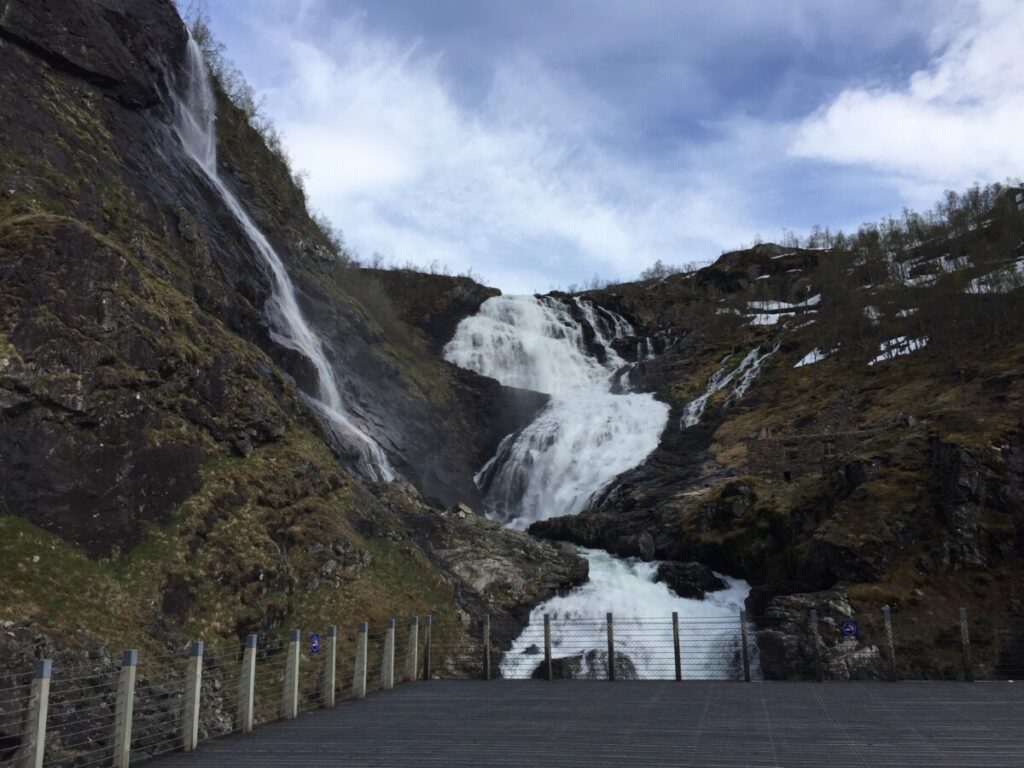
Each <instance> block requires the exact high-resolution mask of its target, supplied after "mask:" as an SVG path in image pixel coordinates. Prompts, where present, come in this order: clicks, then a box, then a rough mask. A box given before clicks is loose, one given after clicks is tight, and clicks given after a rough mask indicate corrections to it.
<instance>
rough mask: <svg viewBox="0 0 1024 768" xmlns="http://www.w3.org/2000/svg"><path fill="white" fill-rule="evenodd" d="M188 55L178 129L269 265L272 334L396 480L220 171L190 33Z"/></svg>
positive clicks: (376, 467)
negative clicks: (304, 363) (306, 365)
mask: <svg viewBox="0 0 1024 768" xmlns="http://www.w3.org/2000/svg"><path fill="white" fill-rule="evenodd" d="M186 56H187V58H186V62H185V66H186V81H185V83H184V88H183V89H182V90H181V92H180V93H178V94H177V95H176V98H175V106H176V108H177V109H176V114H175V121H174V129H175V131H176V133H177V134H178V138H179V139H180V140H181V144H182V146H183V147H184V148H185V151H186V152H187V153H188V154H189V156H190V157H191V158H192V159H193V160H194V161H195V162H196V165H198V166H199V168H200V169H201V170H202V171H203V173H204V174H205V175H206V177H207V179H209V181H210V183H211V184H212V185H213V188H214V189H216V190H217V192H218V194H219V195H220V197H221V200H222V201H223V202H224V204H225V205H226V206H227V208H228V210H230V211H231V213H232V214H233V215H234V217H235V219H236V220H237V221H238V223H239V225H240V226H241V227H242V229H243V230H244V231H245V234H246V235H247V236H248V238H249V240H250V241H251V242H252V245H253V247H254V248H255V250H256V253H257V254H258V255H259V257H260V258H261V259H262V261H263V263H264V265H265V267H266V268H267V272H268V275H269V277H270V278H271V289H272V293H271V297H270V299H269V300H268V301H267V304H266V307H265V308H264V311H265V312H266V313H267V317H268V319H269V320H270V327H271V337H272V338H273V339H274V341H276V342H277V343H278V344H281V345H282V346H284V347H288V348H289V349H293V350H295V351H297V352H299V353H301V354H302V355H303V356H304V357H305V358H306V359H308V360H309V361H310V362H311V363H312V364H313V367H314V368H315V369H316V373H317V383H318V391H317V392H315V393H304V394H305V395H306V398H307V401H308V402H309V403H310V405H311V406H313V408H314V409H315V410H316V411H317V412H318V413H319V414H320V416H321V417H322V418H323V419H324V421H325V423H326V424H327V425H328V427H329V428H330V429H331V431H332V433H333V434H334V435H335V437H337V438H338V439H339V440H341V441H343V442H344V443H345V444H346V445H348V446H351V447H353V448H355V449H356V450H357V451H358V452H359V454H360V456H361V461H360V468H361V469H362V470H364V471H365V472H366V473H367V474H368V475H369V476H370V477H371V478H373V479H377V480H388V481H390V480H393V479H394V471H393V470H392V468H391V464H390V462H388V459H387V456H386V455H385V453H384V451H383V449H382V448H381V447H380V445H379V444H378V443H377V441H376V440H374V439H373V438H372V437H370V435H368V434H367V433H366V431H365V430H364V429H362V428H361V427H360V426H359V425H358V424H357V423H356V422H355V421H354V420H353V419H352V417H351V416H349V415H348V414H347V413H346V412H345V406H344V402H343V401H342V397H341V392H340V390H339V388H338V382H337V379H336V378H335V374H334V370H333V369H332V368H331V364H330V362H329V361H328V359H327V356H326V354H325V353H324V348H323V344H322V343H321V341H320V337H319V336H317V334H316V331H314V330H313V328H312V327H311V326H310V324H309V323H308V322H307V321H306V318H305V317H304V315H303V313H302V309H301V308H300V307H299V303H298V300H297V299H296V295H295V286H294V285H293V284H292V281H291V278H289V276H288V271H287V270H286V269H285V266H284V262H282V261H281V257H280V256H278V254H277V252H276V251H275V250H274V248H273V246H271V245H270V242H269V241H268V240H267V238H266V237H265V236H264V235H263V233H262V232H260V230H259V229H258V228H257V227H256V225H255V224H254V223H253V221H252V219H251V218H250V217H249V214H248V213H246V211H245V209H244V208H243V207H242V204H241V203H240V202H239V201H238V198H236V197H235V195H234V194H233V193H232V192H231V190H230V189H228V187H227V185H226V184H225V183H224V181H223V180H222V179H221V178H220V175H219V174H218V172H217V132H216V99H215V97H214V92H213V85H212V83H211V80H210V73H209V70H208V69H207V66H206V62H205V61H204V59H203V53H202V50H201V49H200V48H199V45H198V44H197V43H196V41H195V40H193V39H192V38H191V36H190V37H189V41H188V48H187V51H186Z"/></svg>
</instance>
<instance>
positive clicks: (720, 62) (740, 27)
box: [206, 0, 1024, 293]
mask: <svg viewBox="0 0 1024 768" xmlns="http://www.w3.org/2000/svg"><path fill="white" fill-rule="evenodd" d="M206 10H207V12H208V14H209V17H210V21H211V25H212V27H213V31H214V33H215V35H216V36H217V37H218V38H219V39H220V40H221V41H222V42H223V43H224V44H225V45H226V47H227V55H228V58H230V59H231V60H232V61H233V62H234V63H235V64H236V66H238V67H239V69H241V70H242V72H243V73H244V74H245V76H246V78H247V79H248V80H249V82H250V83H251V84H252V85H253V87H254V88H255V89H256V92H257V94H258V95H259V96H260V97H261V98H262V99H263V109H264V112H265V113H266V115H268V116H269V117H270V118H271V119H272V120H273V122H274V123H275V125H276V126H277V127H278V129H279V130H280V132H281V133H282V135H283V138H284V145H285V148H286V150H287V151H288V153H289V155H290V156H291V158H292V160H293V163H294V165H295V167H296V168H298V169H302V170H304V171H305V172H306V173H307V174H308V176H307V181H306V187H307V192H308V195H309V199H310V204H311V206H312V207H313V208H314V209H316V210H318V211H320V212H322V213H323V214H325V215H326V216H327V217H328V218H329V219H330V220H331V221H332V222H333V224H334V225H335V226H336V227H338V228H339V229H340V230H341V231H342V232H343V233H344V237H345V240H346V242H347V243H348V245H349V247H350V248H352V249H353V250H355V251H356V252H357V253H358V254H359V255H360V256H361V257H362V258H364V259H367V258H370V257H371V256H372V255H373V254H375V253H379V254H381V255H383V257H384V258H385V260H387V261H394V262H397V263H405V262H407V261H409V262H413V263H415V264H417V265H420V266H423V267H429V266H430V265H431V264H434V265H436V266H437V268H440V269H448V270H450V271H451V272H452V273H464V272H466V271H468V270H472V272H473V273H474V274H475V275H477V276H478V277H479V279H481V280H482V281H483V282H485V283H487V284H489V285H494V286H497V287H498V288H501V289H502V290H503V291H505V292H506V293H528V292H542V291H547V290H550V289H552V288H555V287H562V288H564V287H568V286H570V285H573V284H584V283H587V282H588V281H590V280H591V279H592V278H593V277H595V276H599V277H600V278H602V279H606V280H626V279H630V278H635V277H636V276H637V275H638V274H639V272H640V271H641V270H642V269H644V268H645V267H647V266H649V265H651V264H652V263H654V262H655V261H657V260H661V261H662V262H664V263H667V264H686V263H693V262H707V261H710V260H713V259H714V258H716V257H717V256H718V255H720V254H721V253H722V252H723V251H726V250H732V249H735V248H738V247H741V246H744V245H749V244H751V243H752V242H754V241H755V239H756V238H761V239H764V240H779V239H781V237H782V233H783V230H784V229H786V230H791V231H795V232H796V233H798V234H806V233H807V232H808V231H809V230H810V228H811V227H812V226H814V225H820V226H823V227H824V226H829V227H831V228H833V229H836V228H842V229H845V230H851V229H856V227H857V226H858V225H859V224H861V223H863V222H867V221H875V220H878V219H879V218H881V217H883V216H887V215H899V213H900V212H901V210H902V209H903V207H904V206H908V207H911V208H916V209H918V210H921V209H926V208H930V207H931V206H932V205H933V204H934V203H935V201H936V200H937V199H938V196H939V195H940V194H941V193H942V191H943V190H946V189H957V190H962V189H963V188H965V187H967V186H968V185H970V184H971V183H973V182H975V181H977V182H981V183H987V182H991V181H1004V180H1005V179H1007V178H1010V177H1014V178H1015V177H1019V176H1021V175H1024V140H1022V135H1024V134H1022V126H1024V53H1022V51H1024V1H1022V0H939V1H932V0H927V1H925V0H906V1H900V0H858V1H857V2H849V3H841V2H826V3H822V2H819V1H818V0H807V1H806V2H800V1H798V0H789V1H788V2H782V1H781V0H748V1H745V2H739V1H738V0H724V1H720V2H715V3H706V2H696V1H694V2H684V1H682V0H674V1H671V2H670V1H669V0H663V1H661V2H654V1H652V0H629V1H628V2H626V0H622V1H621V2H610V0H555V1H554V2H541V1H539V0H517V1H516V2H513V1H512V0H488V1H487V2H474V1H472V0H431V1H430V2H423V1H422V0H373V2H366V1H365V0H364V1H363V2H359V0H248V1H247V2H240V1H239V0H206Z"/></svg>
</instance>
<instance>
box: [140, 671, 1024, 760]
mask: <svg viewBox="0 0 1024 768" xmlns="http://www.w3.org/2000/svg"><path fill="white" fill-rule="evenodd" d="M148 765H150V766H159V767H160V768H176V767H179V766H180V767H181V768H202V767H205V766H302V767H303V768H312V767H313V766H410V767H411V766H417V767H419V768H423V767H424V766H524V767H525V766H530V767H531V768H549V767H552V768H553V767H555V766H673V768H675V767H677V766H695V767H696V766H700V767H702V768H703V767H709V766H722V767H724V766H729V767H733V766H735V767H736V768H740V767H746V766H780V767H783V766H784V767H786V768H788V767H790V766H834V767H835V768H845V767H846V766H858V767H859V768H861V767H863V766H871V767H872V768H877V767H879V766H901V767H904V766H922V767H923V766H927V767H928V768H935V766H949V767H951V768H952V767H953V766H955V767H956V768H967V767H968V766H1000V767H1002V766H1024V683H974V684H965V683H747V684H745V683H726V682H696V681H694V682H685V683H675V682H616V683H609V682H584V681H556V682H543V681H493V682H475V681H432V682H429V683H422V682H421V683H416V684H412V685H402V686H400V687H398V688H396V689H395V690H394V691H390V692H387V693H379V694H374V695H372V696H370V697H369V698H367V699H365V700H363V701H344V702H341V703H339V704H338V706H337V707H336V708H335V709H333V710H320V711H316V712H312V713H309V714H304V715H301V716H300V717H299V718H298V719H297V720H293V721H289V722H278V723H274V724H270V725H266V726H262V727H259V728H257V729H256V730H255V731H254V732H253V733H251V734H249V735H247V736H232V737H228V738H223V739H217V740H213V741H210V742H208V743H206V744H202V745H200V747H199V749H198V750H197V751H196V752H193V753H191V754H187V755H186V754H182V753H179V754H174V755H168V756H166V757H162V758H160V759H159V760H156V761H153V762H151V763H149V764H148Z"/></svg>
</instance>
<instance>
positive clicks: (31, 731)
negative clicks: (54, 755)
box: [15, 659, 53, 768]
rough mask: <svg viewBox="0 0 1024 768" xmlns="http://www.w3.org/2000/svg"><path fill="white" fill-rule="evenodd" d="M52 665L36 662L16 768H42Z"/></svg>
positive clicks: (43, 661)
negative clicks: (23, 736)
mask: <svg viewBox="0 0 1024 768" xmlns="http://www.w3.org/2000/svg"><path fill="white" fill-rule="evenodd" d="M52 673H53V663H52V662H51V661H50V660H49V659H41V660H40V661H37V662H36V669H35V672H34V673H33V675H32V690H31V692H30V693H29V702H28V716H27V718H26V720H25V726H26V727H25V739H24V741H23V742H22V745H21V749H20V750H19V751H18V758H17V760H16V761H15V765H16V766H18V768H43V753H44V752H45V751H46V714H47V711H48V709H49V706H50V677H51V675H52Z"/></svg>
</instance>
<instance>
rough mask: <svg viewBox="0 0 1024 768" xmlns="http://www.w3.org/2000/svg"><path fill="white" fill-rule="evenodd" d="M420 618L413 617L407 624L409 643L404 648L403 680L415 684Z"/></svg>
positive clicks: (417, 666)
mask: <svg viewBox="0 0 1024 768" xmlns="http://www.w3.org/2000/svg"><path fill="white" fill-rule="evenodd" d="M419 652H420V617H419V616H413V617H412V620H411V621H410V622H409V642H408V643H407V644H406V647H405V679H406V681H407V682H410V683H415V682H416V678H417V673H418V671H419Z"/></svg>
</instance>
